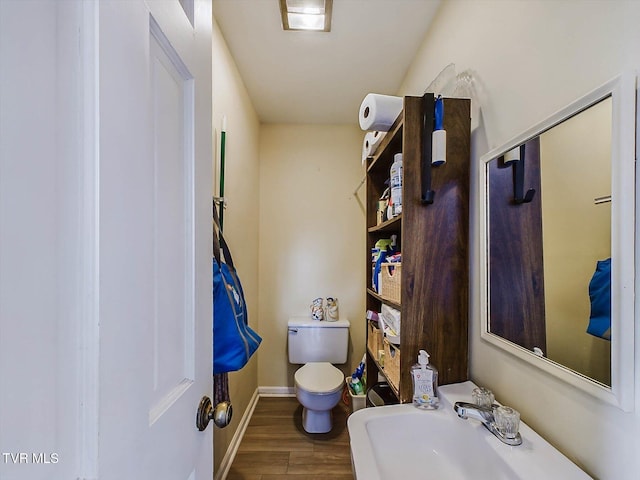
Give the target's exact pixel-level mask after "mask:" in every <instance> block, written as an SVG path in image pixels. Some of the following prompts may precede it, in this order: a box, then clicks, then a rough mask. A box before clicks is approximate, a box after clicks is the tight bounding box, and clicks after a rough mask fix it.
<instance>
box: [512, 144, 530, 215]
mask: <svg viewBox="0 0 640 480" xmlns="http://www.w3.org/2000/svg"><path fill="white" fill-rule="evenodd" d="M524 155H525V148H524V144H522V145H520V159H517V160H513V161H512V162H511V168H512V169H513V203H515V204H516V205H520V204H521V203H529V202H531V200H533V196H534V195H535V194H536V191H535V190H534V189H533V188H530V189H529V190H527V193H524V159H525V157H524Z"/></svg>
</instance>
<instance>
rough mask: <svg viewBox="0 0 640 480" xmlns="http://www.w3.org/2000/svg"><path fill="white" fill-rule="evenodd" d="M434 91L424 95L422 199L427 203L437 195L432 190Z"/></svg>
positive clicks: (429, 203)
mask: <svg viewBox="0 0 640 480" xmlns="http://www.w3.org/2000/svg"><path fill="white" fill-rule="evenodd" d="M433 105H434V97H433V93H425V94H424V95H423V96H422V158H421V162H420V163H421V165H420V167H421V168H420V170H421V193H420V201H421V202H422V203H423V204H425V205H431V204H432V203H433V200H434V198H435V196H436V192H435V190H431V154H432V151H431V149H432V144H431V141H432V138H431V134H432V132H433V120H434V118H433V117H434V112H433Z"/></svg>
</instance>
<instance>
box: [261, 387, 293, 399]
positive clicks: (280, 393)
mask: <svg viewBox="0 0 640 480" xmlns="http://www.w3.org/2000/svg"><path fill="white" fill-rule="evenodd" d="M258 392H259V393H260V396H261V397H295V396H296V389H295V387H258Z"/></svg>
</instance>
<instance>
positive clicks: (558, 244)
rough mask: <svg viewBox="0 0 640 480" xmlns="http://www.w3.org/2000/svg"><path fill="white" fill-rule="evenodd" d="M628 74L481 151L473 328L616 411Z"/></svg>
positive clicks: (621, 395) (622, 397) (623, 349)
mask: <svg viewBox="0 0 640 480" xmlns="http://www.w3.org/2000/svg"><path fill="white" fill-rule="evenodd" d="M635 85H636V80H635V76H633V75H631V74H625V75H623V76H620V77H617V78H615V79H613V80H611V81H610V82H607V83H606V84H605V85H603V86H601V87H600V88H598V89H596V90H594V91H593V92H591V93H589V94H587V95H585V96H584V97H582V98H580V99H579V100H577V101H575V102H574V103H572V104H571V105H568V106H567V107H566V108H564V109H562V110H561V111H559V112H557V113H556V114H554V115H552V116H551V117H550V118H548V119H547V120H545V121H543V122H541V123H540V124H538V125H536V126H534V127H532V128H531V129H529V130H527V131H526V132H524V133H523V134H521V135H519V136H518V137H516V138H514V139H512V140H511V141H509V142H507V143H506V144H505V145H503V146H501V147H499V148H497V149H494V150H492V151H490V152H489V153H487V154H486V155H484V156H483V157H482V169H481V174H480V175H479V178H480V182H481V185H480V188H479V191H480V192H481V195H482V198H481V215H480V221H481V223H480V225H481V231H482V235H481V237H482V241H481V243H482V246H481V256H480V257H481V258H480V262H481V264H480V271H481V319H482V329H481V336H482V338H483V339H484V340H486V341H487V342H490V343H491V344H493V345H495V346H497V347H499V348H501V349H504V350H506V351H508V352H509V353H511V354H513V355H516V356H518V357H520V358H522V359H524V360H525V361H527V362H530V363H531V364H533V365H536V366H538V367H539V368H541V369H543V370H545V371H546V372H548V373H549V374H551V375H555V376H557V377H560V378H561V379H563V380H565V381H566V382H568V383H570V384H572V385H574V386H576V387H578V388H581V389H582V390H585V391H587V392H589V393H591V394H592V395H595V396H597V397H598V398H601V399H602V400H604V401H606V402H608V403H611V404H613V405H616V406H618V407H620V408H622V409H623V410H625V411H630V410H631V409H633V401H634V399H633V395H634V391H633V389H634V321H635V315H634V314H635V310H634V290H635V283H634V272H635V244H634V231H635V218H636V217H635V131H636V122H635V116H636V87H635Z"/></svg>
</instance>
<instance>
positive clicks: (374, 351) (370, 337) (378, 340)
mask: <svg viewBox="0 0 640 480" xmlns="http://www.w3.org/2000/svg"><path fill="white" fill-rule="evenodd" d="M367 347H368V348H369V352H370V353H371V355H372V356H373V358H375V359H376V361H379V360H380V350H382V348H383V347H382V332H381V331H380V329H379V328H378V327H376V326H375V325H374V324H373V322H367Z"/></svg>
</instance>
